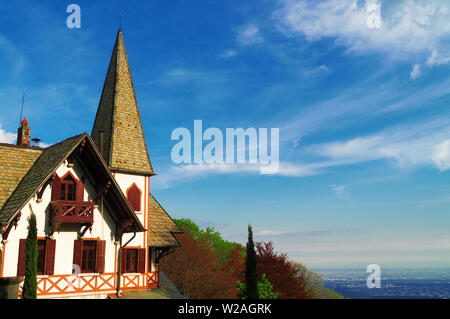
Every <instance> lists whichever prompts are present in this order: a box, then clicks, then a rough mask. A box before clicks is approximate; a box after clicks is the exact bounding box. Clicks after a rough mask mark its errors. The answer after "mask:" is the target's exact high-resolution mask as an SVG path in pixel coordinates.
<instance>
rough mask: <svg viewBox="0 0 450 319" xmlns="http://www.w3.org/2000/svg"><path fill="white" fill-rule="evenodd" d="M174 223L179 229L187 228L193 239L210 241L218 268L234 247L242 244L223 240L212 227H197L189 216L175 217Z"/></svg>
mask: <svg viewBox="0 0 450 319" xmlns="http://www.w3.org/2000/svg"><path fill="white" fill-rule="evenodd" d="M175 223H176V224H177V225H178V227H180V228H181V229H189V230H190V233H191V235H192V237H193V238H194V239H195V240H207V241H209V242H210V244H211V247H212V249H213V252H214V254H216V255H217V256H219V260H218V262H217V267H218V268H220V267H221V265H222V264H223V263H224V262H226V260H227V258H228V256H229V255H230V254H231V253H232V252H233V251H234V250H235V249H236V247H242V248H243V246H242V245H241V244H239V243H236V242H230V241H227V240H224V239H223V238H222V236H221V234H220V233H219V232H218V231H216V230H215V229H214V227H206V229H205V230H203V229H200V227H198V225H197V224H195V223H194V222H193V221H192V220H190V219H189V218H181V219H175Z"/></svg>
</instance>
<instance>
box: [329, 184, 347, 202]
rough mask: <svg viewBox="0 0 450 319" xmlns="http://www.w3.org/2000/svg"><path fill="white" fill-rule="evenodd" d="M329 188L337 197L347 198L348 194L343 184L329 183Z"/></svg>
mask: <svg viewBox="0 0 450 319" xmlns="http://www.w3.org/2000/svg"><path fill="white" fill-rule="evenodd" d="M329 186H330V188H331V190H332V191H333V192H334V193H335V194H336V195H337V196H338V197H339V198H342V199H347V198H348V194H347V191H346V188H345V186H344V185H335V184H331V185H329Z"/></svg>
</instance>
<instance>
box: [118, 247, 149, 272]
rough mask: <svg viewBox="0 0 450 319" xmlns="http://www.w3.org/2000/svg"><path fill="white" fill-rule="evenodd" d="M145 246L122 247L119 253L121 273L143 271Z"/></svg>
mask: <svg viewBox="0 0 450 319" xmlns="http://www.w3.org/2000/svg"><path fill="white" fill-rule="evenodd" d="M145 255H146V252H145V248H124V249H123V250H122V253H121V266H120V267H121V272H122V273H145Z"/></svg>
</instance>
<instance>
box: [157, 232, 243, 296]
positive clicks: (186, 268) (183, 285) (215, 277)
mask: <svg viewBox="0 0 450 319" xmlns="http://www.w3.org/2000/svg"><path fill="white" fill-rule="evenodd" d="M177 239H178V241H179V242H180V244H181V247H180V248H175V249H174V250H173V252H172V253H171V254H169V255H168V256H166V257H164V258H163V259H162V260H161V263H160V265H161V270H162V271H164V272H165V274H166V275H167V276H168V277H169V278H170V279H171V280H172V281H173V282H174V284H175V285H176V286H177V287H178V289H180V290H181V291H182V292H183V294H184V295H185V296H187V297H189V298H192V299H199V298H207V299H221V298H236V279H235V278H234V276H233V275H232V274H231V273H229V272H226V271H222V270H217V269H216V265H217V262H218V258H219V257H218V256H216V255H215V254H214V253H213V252H212V250H211V244H210V243H209V241H207V240H195V239H194V238H193V237H192V235H191V233H190V232H189V230H188V229H184V234H182V235H177Z"/></svg>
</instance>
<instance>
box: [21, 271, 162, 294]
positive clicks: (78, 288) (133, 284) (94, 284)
mask: <svg viewBox="0 0 450 319" xmlns="http://www.w3.org/2000/svg"><path fill="white" fill-rule="evenodd" d="M116 278H117V277H116V274H115V273H104V274H98V275H91V274H89V275H83V274H81V275H53V276H38V278H37V296H38V297H40V298H42V297H56V296H67V295H83V294H86V295H87V294H92V293H104V294H107V293H114V292H115V289H116V287H117V285H116ZM120 280H121V285H120V286H121V289H122V290H141V289H149V288H156V287H157V284H158V281H159V280H158V274H157V272H156V271H154V272H150V273H145V274H123V275H121V276H120ZM22 286H23V282H22V283H21V284H20V293H21V291H22Z"/></svg>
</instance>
